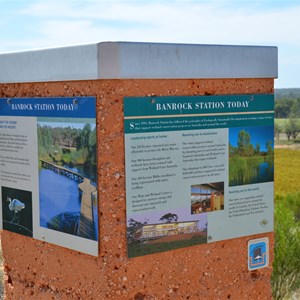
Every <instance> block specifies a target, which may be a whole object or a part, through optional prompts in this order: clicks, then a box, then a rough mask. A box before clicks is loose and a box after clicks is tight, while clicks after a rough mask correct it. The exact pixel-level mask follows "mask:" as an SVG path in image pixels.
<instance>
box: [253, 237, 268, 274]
mask: <svg viewBox="0 0 300 300" xmlns="http://www.w3.org/2000/svg"><path fill="white" fill-rule="evenodd" d="M268 265H269V239H268V238H261V239H255V240H250V241H249V242H248V270H249V271H253V270H257V269H260V268H265V267H267V266H268Z"/></svg>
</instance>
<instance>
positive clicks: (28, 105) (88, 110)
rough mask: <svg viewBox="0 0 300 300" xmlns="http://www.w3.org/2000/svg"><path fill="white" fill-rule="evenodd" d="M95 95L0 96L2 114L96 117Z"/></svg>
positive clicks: (0, 111) (0, 113)
mask: <svg viewBox="0 0 300 300" xmlns="http://www.w3.org/2000/svg"><path fill="white" fill-rule="evenodd" d="M95 106H96V98H95V97H57V98H54V97H43V98H0V115H2V116H20V117H21V116H23V117H49V116H51V117H58V118H62V117H73V118H95Z"/></svg>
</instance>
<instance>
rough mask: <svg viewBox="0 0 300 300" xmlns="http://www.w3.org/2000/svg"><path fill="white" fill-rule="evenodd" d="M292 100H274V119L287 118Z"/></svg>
mask: <svg viewBox="0 0 300 300" xmlns="http://www.w3.org/2000/svg"><path fill="white" fill-rule="evenodd" d="M293 104H294V100H293V99H290V98H280V99H276V100H275V118H288V117H289V116H290V113H291V108H292V106H293Z"/></svg>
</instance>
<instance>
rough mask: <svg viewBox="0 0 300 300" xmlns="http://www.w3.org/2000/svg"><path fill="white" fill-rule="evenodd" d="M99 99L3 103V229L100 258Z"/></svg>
mask: <svg viewBox="0 0 300 300" xmlns="http://www.w3.org/2000/svg"><path fill="white" fill-rule="evenodd" d="M96 140H97V139H96V99H95V97H78V98H13V99H0V166H1V168H0V199H1V202H0V205H1V209H0V217H1V222H0V224H1V227H2V228H3V229H5V230H9V231H11V232H15V233H18V234H22V235H25V236H29V237H33V238H36V239H39V240H43V241H46V242H49V243H53V244H56V245H60V246H64V247H67V248H71V249H74V250H77V251H81V252H84V253H87V254H90V255H94V256H97V255H98V204H97V185H96V182H97V178H96V174H97V173H96V158H97V155H96Z"/></svg>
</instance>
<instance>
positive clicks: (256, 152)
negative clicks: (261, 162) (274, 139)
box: [255, 143, 260, 155]
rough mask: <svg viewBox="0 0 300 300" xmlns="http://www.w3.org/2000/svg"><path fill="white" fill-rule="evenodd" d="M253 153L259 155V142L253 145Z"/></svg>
mask: <svg viewBox="0 0 300 300" xmlns="http://www.w3.org/2000/svg"><path fill="white" fill-rule="evenodd" d="M255 154H256V155H259V154H260V144H259V143H257V144H256V145H255Z"/></svg>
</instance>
